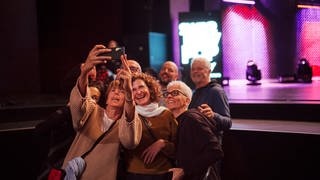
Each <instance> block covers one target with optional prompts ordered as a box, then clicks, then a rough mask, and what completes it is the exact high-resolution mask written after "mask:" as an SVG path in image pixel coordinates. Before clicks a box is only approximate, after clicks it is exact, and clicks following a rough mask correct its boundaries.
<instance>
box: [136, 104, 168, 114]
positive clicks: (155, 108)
mask: <svg viewBox="0 0 320 180" xmlns="http://www.w3.org/2000/svg"><path fill="white" fill-rule="evenodd" d="M166 109H167V108H166V107H163V106H159V104H158V103H150V104H148V105H146V106H140V105H136V110H137V112H138V114H140V115H142V116H144V117H153V116H157V115H159V114H160V113H162V112H163V111H164V110H166Z"/></svg>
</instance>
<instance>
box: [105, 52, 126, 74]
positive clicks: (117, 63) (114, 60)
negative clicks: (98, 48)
mask: <svg viewBox="0 0 320 180" xmlns="http://www.w3.org/2000/svg"><path fill="white" fill-rule="evenodd" d="M124 54H125V47H116V48H112V49H111V51H110V52H108V53H103V54H100V56H111V60H108V61H107V64H106V67H107V68H108V69H109V70H111V71H112V72H113V73H116V71H117V69H118V68H120V67H121V59H120V56H121V55H124Z"/></svg>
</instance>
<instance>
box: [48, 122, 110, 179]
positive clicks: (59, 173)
mask: <svg viewBox="0 0 320 180" xmlns="http://www.w3.org/2000/svg"><path fill="white" fill-rule="evenodd" d="M115 124H116V122H113V123H112V124H111V126H110V127H109V129H108V130H107V131H105V132H104V133H103V134H101V135H100V136H99V138H98V139H97V140H96V141H95V142H94V144H93V145H92V146H91V148H90V149H89V150H88V151H87V152H85V153H83V154H82V155H81V158H82V159H84V158H85V157H86V156H87V155H88V154H89V153H90V152H91V151H92V150H93V149H94V148H95V147H96V146H97V145H98V144H99V142H100V141H101V140H102V139H103V137H104V136H105V135H106V134H108V133H109V132H110V130H111V129H112V127H113V126H114V125H115ZM65 176H66V171H65V170H64V169H61V168H57V167H52V168H51V169H50V172H49V175H48V180H62V179H64V177H65Z"/></svg>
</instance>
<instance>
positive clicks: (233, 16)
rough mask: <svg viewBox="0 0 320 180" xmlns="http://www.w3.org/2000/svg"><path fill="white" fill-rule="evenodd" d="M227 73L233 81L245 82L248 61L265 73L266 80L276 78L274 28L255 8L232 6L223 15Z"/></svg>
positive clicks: (224, 70) (263, 75)
mask: <svg viewBox="0 0 320 180" xmlns="http://www.w3.org/2000/svg"><path fill="white" fill-rule="evenodd" d="M222 34H223V41H222V46H223V72H224V76H225V77H229V78H230V79H245V78H246V77H245V72H246V64H247V61H248V60H250V59H252V60H254V61H255V62H256V64H257V65H258V67H259V69H261V73H262V78H263V79H268V78H275V77H276V74H272V72H275V68H276V64H275V62H274V59H275V58H274V51H273V49H272V35H271V32H270V24H269V22H268V21H267V20H266V18H265V17H264V16H262V15H261V13H259V11H258V10H257V9H256V8H255V7H254V6H246V5H232V6H229V7H227V8H226V9H225V10H224V12H223V14H222Z"/></svg>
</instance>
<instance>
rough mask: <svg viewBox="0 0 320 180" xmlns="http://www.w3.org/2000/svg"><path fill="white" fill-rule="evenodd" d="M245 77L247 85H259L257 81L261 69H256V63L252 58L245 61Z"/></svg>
mask: <svg viewBox="0 0 320 180" xmlns="http://www.w3.org/2000/svg"><path fill="white" fill-rule="evenodd" d="M246 78H247V80H248V81H250V83H248V85H260V84H261V83H258V82H257V81H259V80H260V79H261V71H260V69H258V66H257V64H256V63H255V62H254V61H253V60H249V61H248V62H247V70H246Z"/></svg>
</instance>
